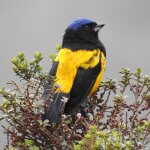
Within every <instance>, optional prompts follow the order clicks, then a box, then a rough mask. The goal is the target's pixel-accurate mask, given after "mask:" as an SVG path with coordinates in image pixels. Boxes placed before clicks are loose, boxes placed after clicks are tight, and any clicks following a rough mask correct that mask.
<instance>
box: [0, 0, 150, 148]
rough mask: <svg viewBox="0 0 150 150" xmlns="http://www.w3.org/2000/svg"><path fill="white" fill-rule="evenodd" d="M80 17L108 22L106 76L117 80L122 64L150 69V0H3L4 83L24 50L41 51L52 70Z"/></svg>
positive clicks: (0, 67)
mask: <svg viewBox="0 0 150 150" xmlns="http://www.w3.org/2000/svg"><path fill="white" fill-rule="evenodd" d="M77 18H89V19H91V20H94V21H96V22H98V23H105V24H106V26H105V27H104V28H103V29H102V30H101V32H100V39H101V41H102V42H103V43H104V45H105V47H106V50H107V69H106V72H105V77H104V78H107V77H113V78H117V79H118V77H119V76H118V72H119V70H120V69H121V68H122V67H128V68H131V69H132V70H134V69H135V68H136V67H141V68H143V70H144V72H145V73H149V72H150V0H53V1H52V0H0V52H1V54H0V87H1V86H2V85H6V82H7V81H10V80H11V79H12V78H15V75H14V73H13V72H12V71H11V63H10V59H11V58H12V57H13V56H15V55H16V54H17V52H18V51H20V50H21V51H24V52H25V55H26V56H27V57H28V58H32V57H33V52H34V51H37V50H38V51H41V52H42V53H43V54H44V61H43V66H44V68H45V70H47V71H49V69H50V64H49V61H48V55H49V53H50V52H54V51H55V46H56V45H57V44H61V41H62V36H63V34H64V30H65V29H66V27H67V25H68V24H69V23H70V22H72V21H73V20H74V19H77ZM0 134H2V132H1V131H0ZM0 138H1V139H0V142H1V143H0V149H1V148H2V147H3V145H4V138H3V136H0Z"/></svg>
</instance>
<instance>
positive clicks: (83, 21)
mask: <svg viewBox="0 0 150 150" xmlns="http://www.w3.org/2000/svg"><path fill="white" fill-rule="evenodd" d="M92 22H93V21H91V20H89V19H77V20H75V21H73V22H72V23H71V24H70V25H69V28H70V29H73V30H76V29H78V28H80V27H81V26H83V25H86V24H89V23H92Z"/></svg>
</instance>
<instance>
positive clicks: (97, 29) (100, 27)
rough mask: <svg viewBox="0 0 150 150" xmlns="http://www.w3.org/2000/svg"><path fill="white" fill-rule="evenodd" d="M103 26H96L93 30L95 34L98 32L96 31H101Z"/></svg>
mask: <svg viewBox="0 0 150 150" xmlns="http://www.w3.org/2000/svg"><path fill="white" fill-rule="evenodd" d="M104 26H105V24H99V25H97V26H96V27H95V28H94V30H95V32H98V31H99V30H101V29H102V28H103V27H104Z"/></svg>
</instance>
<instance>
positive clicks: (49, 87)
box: [42, 61, 58, 100]
mask: <svg viewBox="0 0 150 150" xmlns="http://www.w3.org/2000/svg"><path fill="white" fill-rule="evenodd" d="M57 67H58V62H56V61H54V63H53V65H52V68H51V70H50V72H49V76H48V80H47V81H46V82H45V85H44V92H43V95H42V98H43V99H44V100H48V98H49V97H50V94H51V90H52V86H53V85H52V84H53V78H54V77H55V76H56V71H57Z"/></svg>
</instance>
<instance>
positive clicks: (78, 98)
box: [64, 61, 101, 115]
mask: <svg viewBox="0 0 150 150" xmlns="http://www.w3.org/2000/svg"><path fill="white" fill-rule="evenodd" d="M100 70H101V64H100V61H99V63H98V64H97V65H96V66H95V67H94V68H89V69H86V70H85V69H83V68H81V67H80V68H78V71H77V75H76V77H75V80H74V83H73V87H72V89H71V92H70V99H69V101H68V102H67V104H66V107H65V111H64V113H65V114H69V115H71V114H73V113H75V112H76V110H77V108H78V107H79V105H81V103H82V102H83V100H84V99H85V98H86V97H87V96H88V94H89V93H90V91H91V89H92V87H93V85H94V83H95V81H96V78H97V76H98V74H99V72H100Z"/></svg>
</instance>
